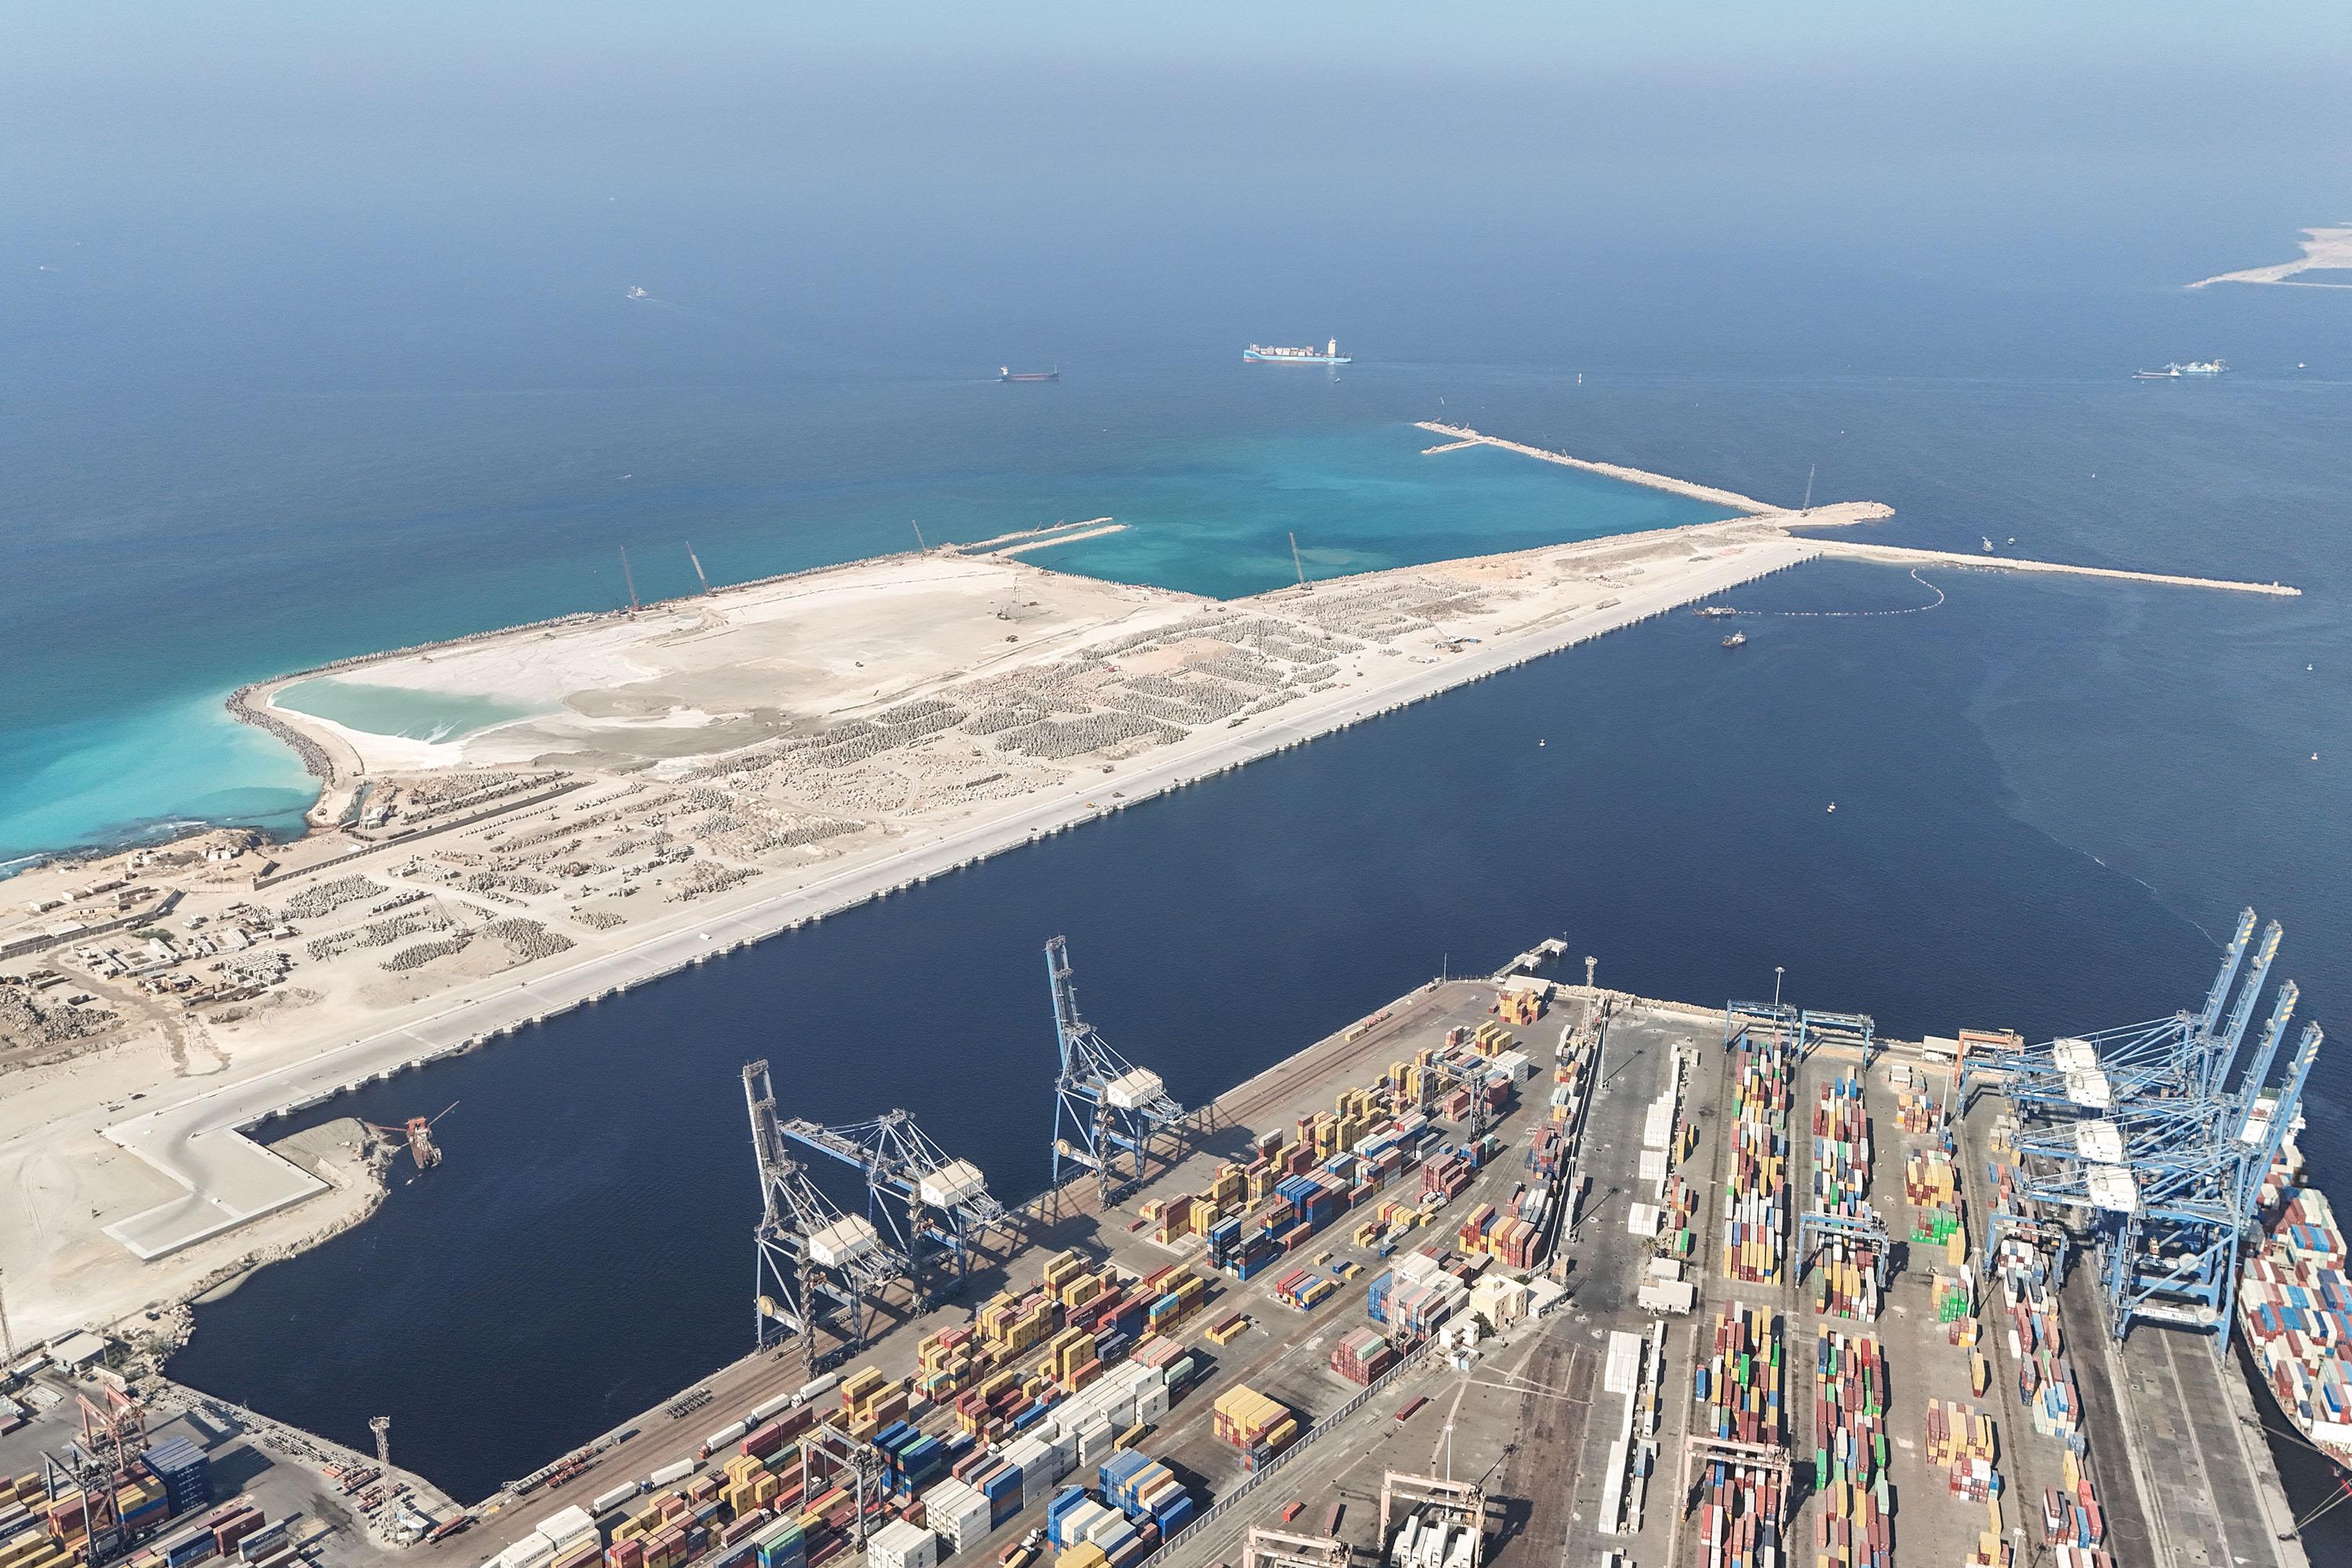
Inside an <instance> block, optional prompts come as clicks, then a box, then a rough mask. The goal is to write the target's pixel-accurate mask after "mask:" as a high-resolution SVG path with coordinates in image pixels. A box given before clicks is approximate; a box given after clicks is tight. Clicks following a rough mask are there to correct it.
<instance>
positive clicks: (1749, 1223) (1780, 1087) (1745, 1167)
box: [1723, 1041, 1791, 1285]
mask: <svg viewBox="0 0 2352 1568" xmlns="http://www.w3.org/2000/svg"><path fill="white" fill-rule="evenodd" d="M1738 1061H1739V1077H1738V1081H1737V1083H1736V1085H1735V1086H1734V1089H1733V1102H1734V1104H1735V1105H1736V1107H1737V1108H1738V1116H1737V1120H1736V1121H1735V1122H1734V1123H1733V1129H1732V1139H1733V1143H1732V1147H1733V1162H1732V1170H1731V1173H1730V1174H1729V1175H1728V1176H1727V1178H1726V1179H1725V1182H1724V1190H1723V1213H1724V1219H1723V1272H1724V1274H1725V1276H1726V1277H1727V1278H1728V1279H1740V1280H1745V1281H1747V1282H1748V1283H1750V1284H1758V1285H1778V1284H1779V1283H1780V1268H1781V1251H1782V1249H1783V1247H1785V1246H1786V1244H1787V1240H1788V1232H1789V1220H1788V1203H1789V1196H1788V1185H1789V1175H1788V1156H1789V1094H1790V1073H1791V1068H1790V1054H1789V1051H1788V1049H1787V1048H1786V1047H1784V1046H1782V1045H1781V1044H1780V1042H1778V1041H1771V1042H1769V1043H1766V1044H1762V1045H1758V1044H1754V1043H1752V1042H1743V1044H1742V1045H1741V1046H1740V1047H1739V1058H1738Z"/></svg>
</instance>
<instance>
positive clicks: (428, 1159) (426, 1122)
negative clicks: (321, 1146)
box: [360, 1100, 459, 1171]
mask: <svg viewBox="0 0 2352 1568" xmlns="http://www.w3.org/2000/svg"><path fill="white" fill-rule="evenodd" d="M458 1104H459V1102H458V1101H457V1100H451V1101H450V1102H449V1103H448V1104H447V1105H446V1106H445V1107H443V1108H442V1110H441V1114H440V1116H412V1117H410V1118H409V1119H408V1120H407V1121H404V1122H403V1123H402V1124H401V1125H400V1126H398V1127H385V1126H383V1125H382V1124H380V1123H378V1122H373V1121H362V1122H361V1123H360V1125H361V1126H362V1127H364V1128H366V1129H367V1130H368V1131H371V1132H381V1133H383V1135H384V1136H385V1137H386V1138H389V1139H392V1140H393V1141H394V1142H399V1143H405V1144H407V1145H408V1157H409V1158H410V1159H412V1160H414V1161H415V1162H416V1168H417V1169H418V1170H419V1171H429V1170H431V1169H432V1168H433V1167H434V1166H436V1165H437V1164H439V1163H441V1146H440V1145H439V1144H438V1143H436V1142H433V1124H434V1123H435V1122H436V1121H440V1120H441V1117H442V1116H446V1115H448V1114H449V1112H450V1111H452V1110H457V1106H458Z"/></svg>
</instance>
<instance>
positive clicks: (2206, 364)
mask: <svg viewBox="0 0 2352 1568" xmlns="http://www.w3.org/2000/svg"><path fill="white" fill-rule="evenodd" d="M2229 368H2230V366H2229V363H2228V362H2227V361H2225V360H2218V359H2195V360H2190V361H2189V362H2188V363H2185V364H2184V363H2172V364H2168V365H2166V366H2165V367H2164V368H2163V369H2162V370H2136V371H2134V372H2132V379H2133V380H2134V381H2178V380H2179V379H2180V378H2181V377H2182V376H2184V375H2219V374H2221V373H2222V372H2223V371H2225V370H2227V369H2229Z"/></svg>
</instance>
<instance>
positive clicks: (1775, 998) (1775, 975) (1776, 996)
mask: <svg viewBox="0 0 2352 1568" xmlns="http://www.w3.org/2000/svg"><path fill="white" fill-rule="evenodd" d="M1784 967H1786V966H1785V965H1783V964H1778V963H1776V964H1774V965H1773V966H1772V1005H1774V1006H1775V1007H1778V1006H1779V1005H1780V971H1781V970H1782V969H1783V968H1784Z"/></svg>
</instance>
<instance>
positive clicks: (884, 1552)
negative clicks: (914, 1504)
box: [866, 1519, 940, 1568]
mask: <svg viewBox="0 0 2352 1568" xmlns="http://www.w3.org/2000/svg"><path fill="white" fill-rule="evenodd" d="M939 1560H940V1542H939V1538H938V1537H937V1536H935V1535H933V1534H932V1533H931V1532H930V1531H928V1530H926V1529H924V1528H923V1527H922V1526H921V1525H919V1524H908V1522H907V1521H905V1520H903V1519H894V1520H892V1521H890V1522H889V1523H887V1524H886V1525H884V1526H883V1527H882V1528H881V1529H879V1530H877V1531H875V1532H874V1533H873V1534H872V1535H870V1536H868V1537H866V1568H935V1564H937V1563H938V1562H939Z"/></svg>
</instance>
